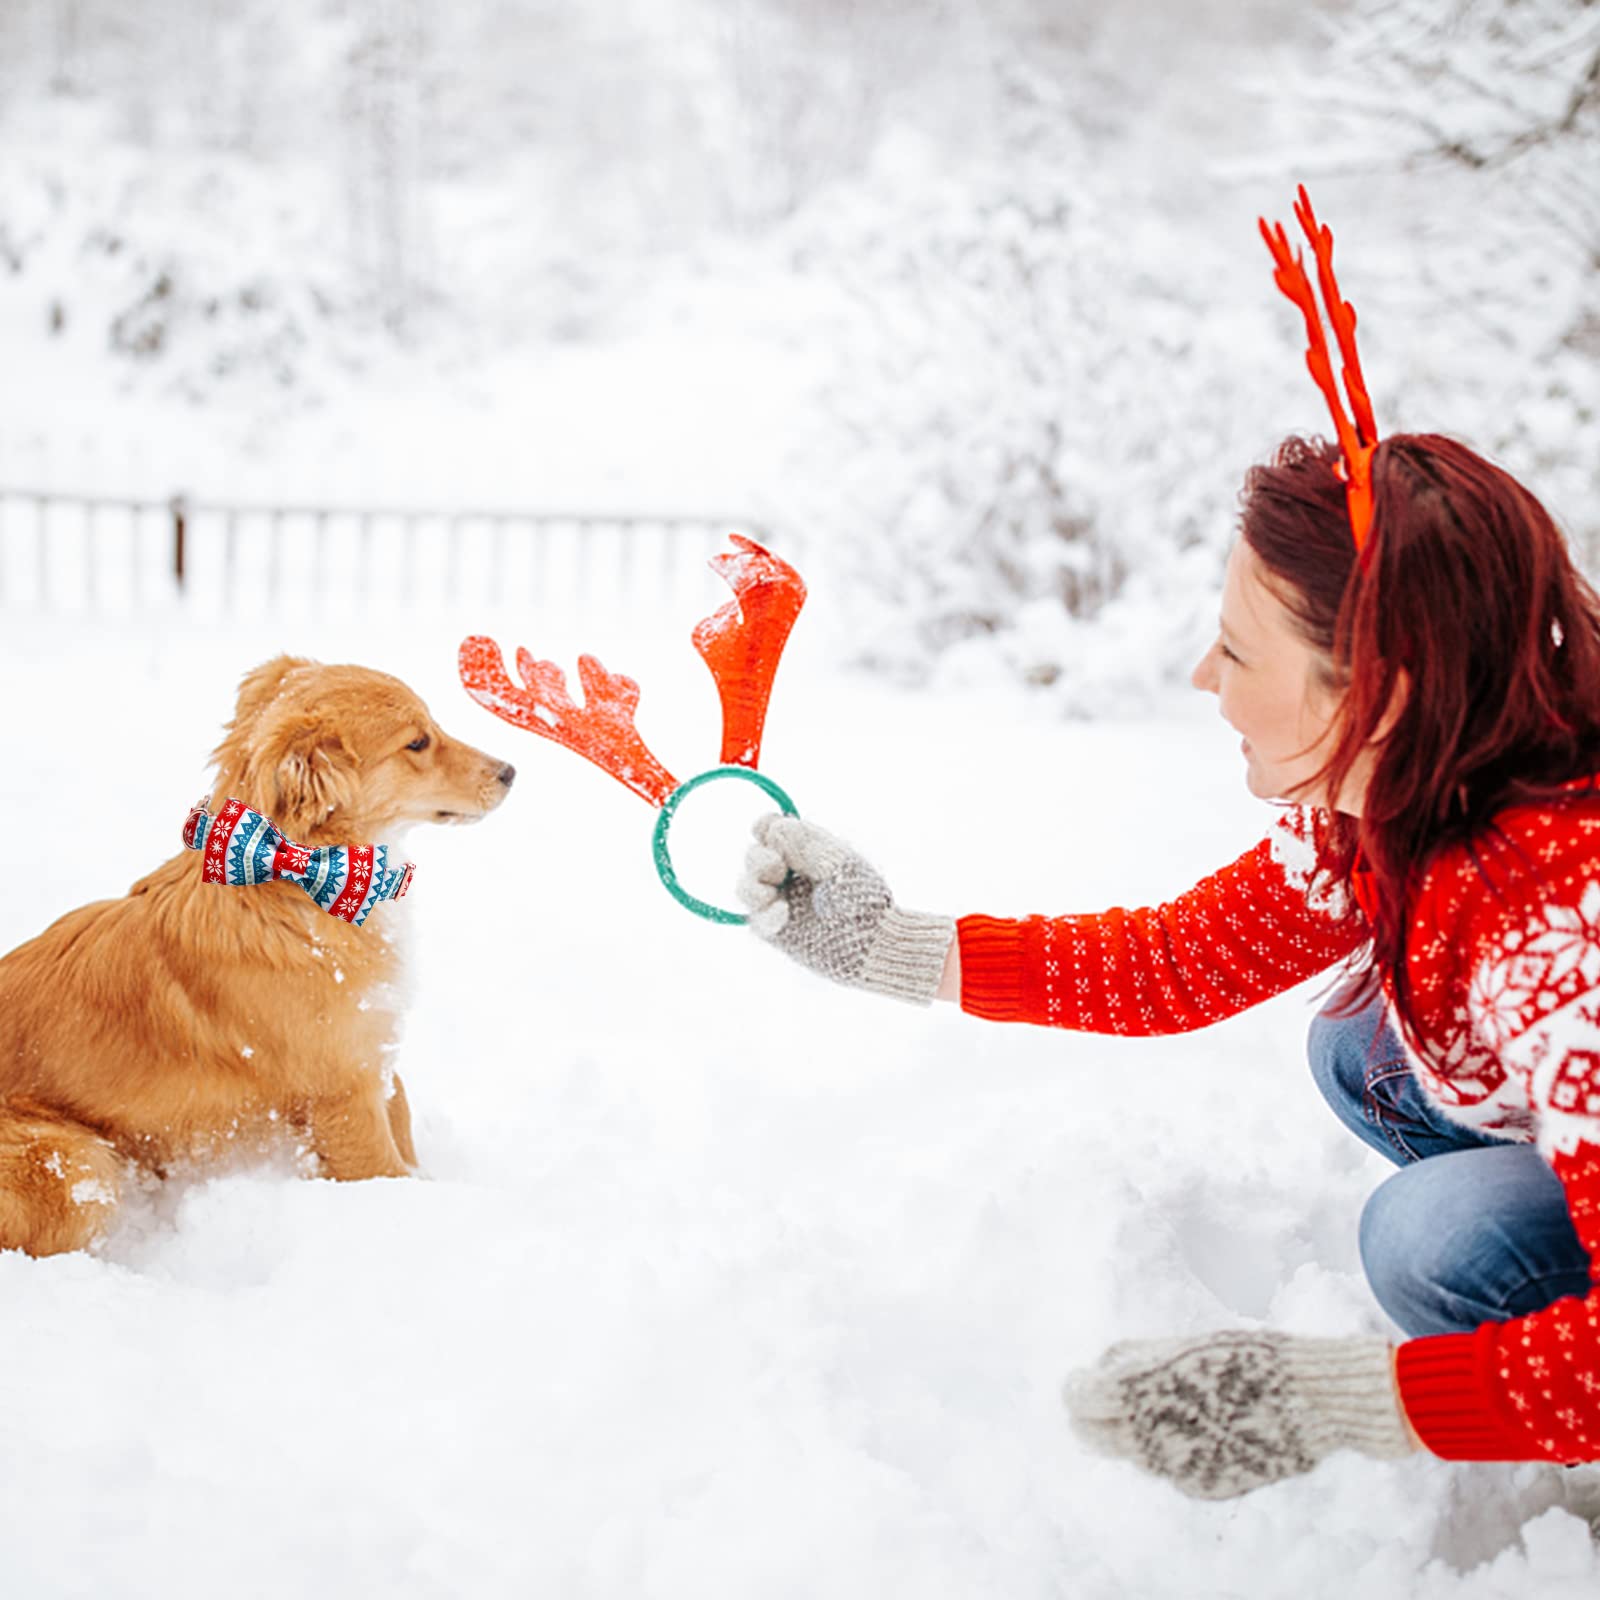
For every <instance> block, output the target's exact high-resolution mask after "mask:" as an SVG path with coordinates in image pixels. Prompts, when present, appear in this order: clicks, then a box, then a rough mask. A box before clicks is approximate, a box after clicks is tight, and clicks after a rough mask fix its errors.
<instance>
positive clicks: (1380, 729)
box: [1372, 667, 1411, 744]
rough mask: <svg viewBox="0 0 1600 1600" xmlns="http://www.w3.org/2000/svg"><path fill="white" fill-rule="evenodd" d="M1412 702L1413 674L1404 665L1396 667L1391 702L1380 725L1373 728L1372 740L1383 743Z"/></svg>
mask: <svg viewBox="0 0 1600 1600" xmlns="http://www.w3.org/2000/svg"><path fill="white" fill-rule="evenodd" d="M1410 704H1411V674H1410V673H1409V672H1407V671H1406V669H1405V668H1404V667H1396V668H1395V674H1394V686H1393V688H1391V689H1390V690H1389V703H1388V705H1386V706H1385V707H1384V708H1383V715H1382V716H1381V717H1380V718H1379V719H1378V726H1377V727H1376V729H1374V730H1373V735H1372V742H1373V743H1374V744H1382V743H1383V742H1384V740H1385V739H1387V738H1388V737H1389V735H1390V734H1391V733H1393V732H1394V725H1395V724H1396V723H1397V722H1398V721H1399V720H1400V718H1401V716H1402V715H1403V714H1404V712H1405V709H1406V707H1407V706H1408V705H1410Z"/></svg>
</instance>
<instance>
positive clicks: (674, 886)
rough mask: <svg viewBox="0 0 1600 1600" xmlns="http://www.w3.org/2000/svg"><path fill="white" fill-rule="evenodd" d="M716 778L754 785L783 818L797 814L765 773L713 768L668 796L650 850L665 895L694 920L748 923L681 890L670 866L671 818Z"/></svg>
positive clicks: (658, 818) (738, 768)
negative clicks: (687, 911)
mask: <svg viewBox="0 0 1600 1600" xmlns="http://www.w3.org/2000/svg"><path fill="white" fill-rule="evenodd" d="M717 778H743V779H744V781H745V782H746V783H753V784H754V785H755V786H756V787H757V788H758V789H762V790H764V791H765V792H766V793H767V794H768V795H770V796H771V797H772V798H773V799H774V800H776V801H777V802H778V808H779V809H780V810H781V811H782V812H783V814H784V815H785V816H786V817H797V816H799V815H800V813H799V812H798V811H797V810H796V809H795V803H794V801H793V800H791V799H790V798H789V797H788V795H786V794H785V793H784V792H783V790H782V789H780V788H779V787H778V786H777V784H775V783H774V782H773V781H772V779H771V778H769V777H767V775H766V774H765V773H762V772H757V771H755V769H754V768H752V767H712V768H711V770H710V771H709V772H702V773H701V774H700V775H699V776H698V777H695V778H690V779H689V781H688V782H687V783H680V784H679V785H678V787H677V788H676V789H674V790H673V791H672V793H671V794H670V795H668V796H667V803H666V804H665V805H664V806H662V808H661V815H660V816H659V817H657V818H656V831H655V837H654V839H653V840H652V849H653V852H654V854H655V858H656V871H657V872H658V873H659V874H660V876H661V881H662V882H663V883H664V884H665V885H666V886H667V893H668V894H670V895H671V896H672V898H673V899H674V900H676V901H677V902H678V904H679V905H681V906H687V907H688V908H689V909H690V910H691V911H692V912H694V914H695V915H696V916H697V917H704V918H705V919H706V921H707V922H731V923H740V922H748V921H749V920H750V919H749V917H747V916H745V915H743V914H742V913H741V912H738V911H724V910H723V909H722V907H721V906H714V905H709V904H707V903H706V901H704V900H697V899H696V898H695V897H694V896H693V895H692V894H690V893H689V891H688V890H687V889H685V888H684V886H683V885H682V884H681V883H679V882H678V874H677V872H676V871H675V870H674V868H673V865H672V856H671V854H670V853H669V852H668V850H667V833H668V830H669V829H670V828H671V827H672V814H673V813H674V812H675V811H676V810H677V809H678V806H679V804H680V803H681V802H682V801H683V800H684V798H685V797H686V796H687V795H689V794H691V793H692V792H693V791H694V790H696V789H698V788H699V787H700V785H701V784H702V783H711V782H712V781H714V780H715V779H717Z"/></svg>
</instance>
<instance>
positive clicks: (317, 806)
mask: <svg viewBox="0 0 1600 1600" xmlns="http://www.w3.org/2000/svg"><path fill="white" fill-rule="evenodd" d="M212 760H213V762H214V763H215V765H216V768H217V787H216V788H215V789H214V790H213V800H214V802H215V805H216V806H220V805H221V803H222V801H223V799H224V798H225V797H228V796H233V797H235V798H237V799H239V800H242V801H244V802H245V804H246V805H249V806H253V807H254V808H255V809H256V810H258V811H260V812H262V813H264V814H265V815H266V816H267V817H269V818H271V819H272V820H273V821H274V822H275V823H276V824H277V825H278V827H279V828H280V829H282V831H283V832H284V834H285V835H287V836H288V837H289V838H290V839H293V840H294V841H296V842H297V843H299V844H306V845H313V846H315V845H321V844H365V843H378V842H384V843H388V842H392V841H393V840H394V839H395V838H396V836H397V835H398V834H399V833H401V832H402V831H403V830H405V829H406V828H408V827H410V826H411V825H412V824H414V823H418V822H475V821H477V820H478V819H479V818H480V817H482V816H484V815H485V814H486V813H488V812H489V811H492V810H493V809H494V808H495V807H496V806H497V805H499V804H500V802H501V801H502V800H503V799H504V798H505V796H506V791H507V790H508V789H509V788H510V786H511V781H512V779H513V778H514V777H515V776H516V774H515V772H514V770H513V769H512V768H511V767H509V766H507V765H506V764H505V763H504V762H502V761H497V760H496V759H495V758H494V757H492V756H488V755H485V754H484V753H483V752H482V751H481V750H474V749H472V748H471V747H470V746H468V745H464V744H462V743H460V742H459V741H457V740H455V739H452V738H450V737H449V736H448V735H447V734H445V733H444V732H443V730H442V729H441V728H440V727H439V725H438V723H436V722H435V721H434V720H433V718H432V717H431V716H430V715H429V714H428V709H427V707H426V706H425V705H423V703H422V701H421V700H419V699H418V698H417V696H416V695H415V694H413V693H412V692H411V690H409V689H408V688H407V687H406V686H405V685H404V684H403V683H401V682H399V681H398V679H395V678H391V677H389V676H387V675H386V674H384V673H381V672H371V671H368V670H367V669H365V668H363V667H351V666H323V665H321V664H320V663H318V662H314V661H307V660H303V659H300V658H298V657H293V656H280V657H278V659H277V660H275V661H269V662H267V663H266V665H265V666H262V667H258V668H257V669H256V670H255V671H254V672H252V673H250V674H249V675H248V676H247V677H246V678H245V679H244V681H243V682H242V683H241V684H240V686H239V701H238V707H237V709H236V711H235V713H234V717H233V721H232V722H231V723H230V724H229V725H228V727H227V731H226V733H225V735H224V737H223V740H222V743H221V744H220V745H219V746H218V747H217V749H216V751H215V752H214V753H213V757H212ZM187 798H188V797H187V796H186V797H185V800H186V801H187ZM179 821H180V819H179V818H177V817H174V819H173V826H174V829H175V830H176V828H177V825H178V822H179ZM408 910H409V906H408V905H407V904H406V903H404V902H401V903H395V902H385V903H383V904H380V905H378V906H376V907H374V909H373V911H372V913H371V915H370V917H369V918H368V920H367V922H366V924H365V925H364V926H362V927H359V928H358V927H352V926H351V925H350V924H348V923H346V922H343V921H341V920H339V919H338V918H336V917H331V916H329V915H328V914H327V913H326V912H325V911H323V910H321V909H320V908H319V907H318V906H316V905H315V904H313V902H312V900H311V897H310V896H309V895H308V894H306V892H305V891H304V890H303V889H302V888H300V886H299V885H298V884H295V883H286V882H273V883H266V884H261V885H258V886H256V887H253V888H231V887H228V886H225V885H219V884H207V883H205V882H203V881H202V879H201V857H200V856H199V855H198V854H196V853H195V852H193V851H190V850H182V851H180V852H179V853H178V854H177V855H175V856H173V857H172V859H171V860H170V861H168V862H167V863H166V864H165V865H163V866H160V867H158V868H157V869H156V870H155V871H154V872H152V873H151V874H150V875H149V876H148V877H146V878H141V879H140V880H139V882H137V883H136V884H134V886H133V888H132V889H130V890H129V891H128V893H127V895H125V896H124V897H123V898H122V899H120V900H101V901H97V902H96V903H95V904H93V905H87V906H83V907H81V908H80V909H79V910H77V911H71V912H68V913H67V915H66V916H64V917H62V918H61V919H60V920H59V921H58V922H55V923H53V924H51V926H50V927H48V928H46V929H45V931H44V932H43V933H41V934H40V935H39V936H38V937H37V938H35V939H32V940H30V941H29V942H28V943H27V944H24V945H20V946H19V947H18V948H17V949H15V950H13V951H12V952H11V953H10V954H9V955H7V956H4V957H0V1248H6V1249H21V1250H26V1251H29V1252H30V1253H32V1254H34V1255H49V1254H52V1253H54V1252H56V1251H61V1250H76V1249H79V1248H81V1247H82V1246H84V1245H86V1244H89V1243H91V1242H92V1241H93V1240H94V1239H95V1238H96V1237H98V1236H99V1235H100V1234H101V1233H103V1232H104V1230H105V1228H106V1226H107V1224H108V1222H109V1221H110V1218H111V1216H112V1215H113V1213H114V1211H115V1208H116V1205H117V1202H118V1197H119V1195H120V1193H121V1191H122V1189H123V1186H124V1184H125V1182H126V1181H127V1179H128V1178H129V1177H130V1175H131V1174H132V1173H133V1172H134V1171H136V1170H137V1169H144V1170H145V1171H148V1172H152V1173H154V1174H156V1175H158V1176H159V1175H161V1174H164V1173H166V1172H168V1171H169V1170H171V1169H172V1168H173V1167H174V1166H176V1165H179V1164H185V1165H186V1164H188V1163H191V1162H199V1163H204V1162H205V1161H207V1160H208V1159H215V1158H218V1157H221V1156H224V1155H229V1154H233V1153H236V1152H240V1151H245V1152H257V1151H259V1152H261V1153H263V1154H264V1153H266V1152H269V1151H270V1150H272V1149H273V1148H275V1147H281V1146H282V1144H283V1143H284V1142H285V1141H287V1142H289V1143H290V1144H291V1146H292V1147H294V1148H297V1149H299V1150H301V1151H303V1152H308V1153H309V1155H310V1156H311V1157H313V1158H314V1163H313V1169H314V1170H316V1171H319V1172H320V1173H321V1174H323V1175H325V1176H327V1177H332V1178H378V1177H400V1176H402V1175H404V1174H406V1173H408V1172H410V1171H411V1170H412V1169H413V1168H414V1167H415V1165H416V1151H415V1149H414V1148H413V1145H412V1142H411V1116H410V1111H409V1109H408V1107H407V1105H406V1096H405V1090H404V1089H403V1088H402V1087H401V1084H400V1080H399V1079H398V1078H397V1077H395V1076H394V1074H393V1073H392V1071H391V1070H390V1069H389V1067H388V1064H387V1053H388V1051H390V1050H391V1049H392V1048H393V1046H394V1044H395V1040H396V1034H397V1027H398V1022H399V1017H398V1013H397V1009H396V1008H397V1006H398V999H397V991H396V985H395V981H394V980H395V979H396V977H397V976H398V971H397V968H398V960H399V955H398V951H397V949H396V947H395V944H394V942H393V939H392V936H393V934H394V933H395V932H396V931H397V929H398V926H399V924H398V923H397V922H396V918H402V919H403V918H404V917H405V915H406V914H407V912H408Z"/></svg>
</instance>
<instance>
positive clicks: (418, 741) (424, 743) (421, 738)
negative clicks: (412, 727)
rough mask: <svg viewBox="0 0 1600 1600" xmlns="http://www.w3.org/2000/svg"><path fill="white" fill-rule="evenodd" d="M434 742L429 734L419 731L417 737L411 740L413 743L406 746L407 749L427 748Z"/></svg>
mask: <svg viewBox="0 0 1600 1600" xmlns="http://www.w3.org/2000/svg"><path fill="white" fill-rule="evenodd" d="M432 743H433V741H432V740H431V739H430V738H429V737H428V736H427V734H425V733H419V734H418V735H417V737H416V738H415V739H413V740H412V741H411V743H410V744H408V745H407V746H406V749H407V750H426V749H427V748H428V746H429V745H430V744H432Z"/></svg>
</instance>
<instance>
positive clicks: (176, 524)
mask: <svg viewBox="0 0 1600 1600" xmlns="http://www.w3.org/2000/svg"><path fill="white" fill-rule="evenodd" d="M169 509H170V510H171V512H172V575H173V577H174V578H176V579H177V581H178V593H179V594H180V595H181V594H182V593H183V569H184V555H185V550H184V544H185V540H186V536H187V534H188V527H189V506H188V502H187V501H186V500H185V499H184V498H183V496H182V495H181V494H175V495H173V497H172V500H171V501H170V503H169Z"/></svg>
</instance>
